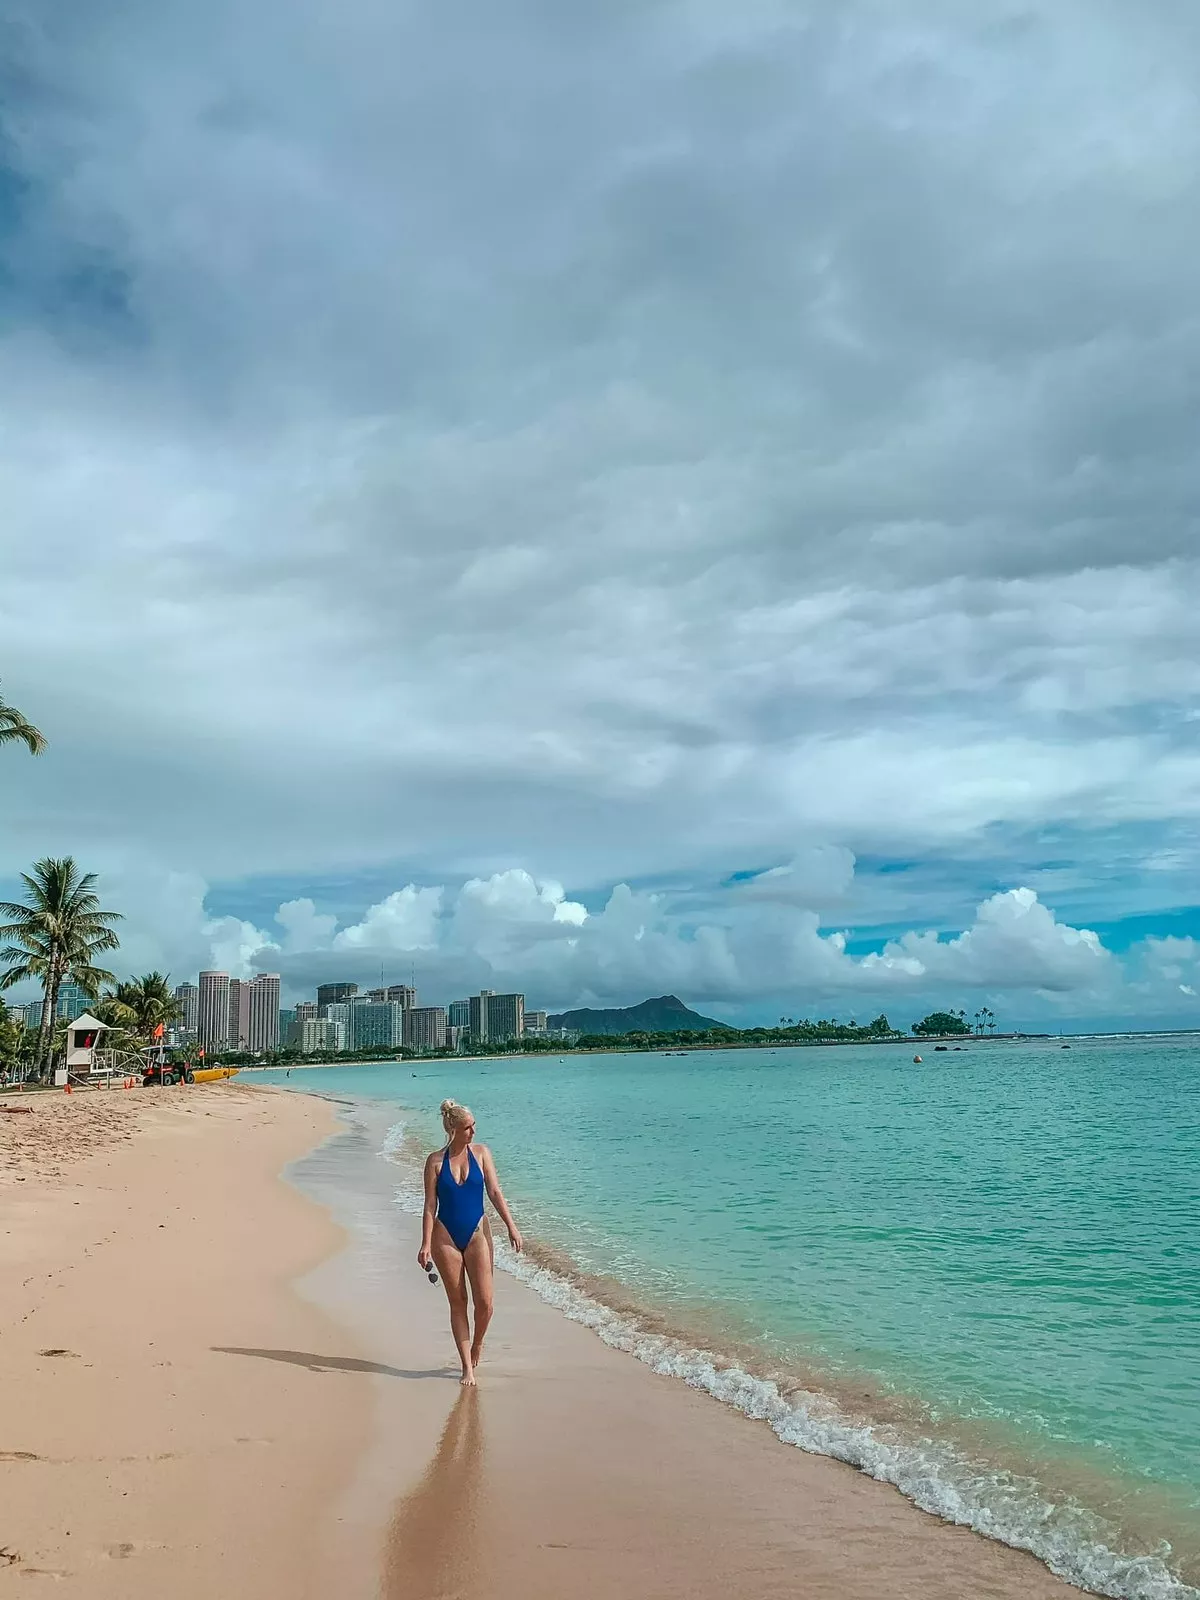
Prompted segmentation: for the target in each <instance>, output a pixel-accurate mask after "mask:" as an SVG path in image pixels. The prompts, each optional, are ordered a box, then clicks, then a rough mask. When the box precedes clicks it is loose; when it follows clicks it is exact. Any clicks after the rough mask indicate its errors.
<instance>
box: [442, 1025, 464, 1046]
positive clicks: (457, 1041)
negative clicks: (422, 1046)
mask: <svg viewBox="0 0 1200 1600" xmlns="http://www.w3.org/2000/svg"><path fill="white" fill-rule="evenodd" d="M466 1032H467V1030H466V1029H465V1028H462V1027H459V1026H458V1025H457V1024H455V1025H454V1026H453V1027H452V1026H451V1025H450V1023H447V1024H446V1049H447V1050H459V1049H461V1048H462V1042H463V1039H464V1037H465V1035H466Z"/></svg>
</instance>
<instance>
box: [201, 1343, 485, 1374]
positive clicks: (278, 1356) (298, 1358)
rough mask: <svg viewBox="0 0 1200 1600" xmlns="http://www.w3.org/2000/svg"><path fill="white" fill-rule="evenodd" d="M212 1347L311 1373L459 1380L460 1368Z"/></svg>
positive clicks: (221, 1352) (226, 1353) (217, 1351)
mask: <svg viewBox="0 0 1200 1600" xmlns="http://www.w3.org/2000/svg"><path fill="white" fill-rule="evenodd" d="M209 1348H210V1349H211V1350H212V1351H213V1352H214V1353H215V1354H216V1355H220V1356H256V1357H257V1358H258V1360H259V1361H283V1362H286V1363H287V1365H288V1366H291V1367H306V1368H307V1369H308V1371H309V1372H371V1373H374V1374H376V1376H378V1377H381V1378H411V1379H415V1378H442V1379H446V1378H454V1379H456V1380H457V1378H458V1375H459V1374H458V1368H457V1367H431V1368H429V1369H428V1370H426V1371H417V1372H413V1371H409V1370H408V1369H407V1368H405V1367H385V1366H384V1365H383V1363H382V1362H379V1361H358V1360H356V1359H355V1358H354V1357H353V1356H317V1355H313V1354H312V1352H311V1351H308V1350H247V1349H245V1348H244V1347H242V1346H241V1345H231V1344H214V1345H210V1346H209Z"/></svg>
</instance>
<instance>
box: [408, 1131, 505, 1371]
mask: <svg viewBox="0 0 1200 1600" xmlns="http://www.w3.org/2000/svg"><path fill="white" fill-rule="evenodd" d="M442 1127H443V1128H445V1130H446V1138H447V1141H448V1142H447V1143H446V1144H445V1145H444V1146H443V1147H442V1149H440V1150H435V1151H434V1152H433V1154H432V1155H431V1156H429V1157H428V1158H427V1160H426V1162H425V1214H424V1216H423V1218H422V1221H421V1248H420V1249H419V1250H418V1251H417V1260H418V1261H419V1262H420V1264H421V1267H422V1269H427V1268H428V1266H429V1263H430V1261H434V1262H436V1263H437V1269H438V1271H439V1272H440V1273H441V1275H442V1283H443V1285H444V1286H445V1290H446V1298H447V1300H449V1302H450V1331H451V1332H452V1333H453V1335H454V1343H455V1344H456V1345H457V1346H458V1358H459V1360H460V1361H461V1362H462V1381H463V1383H464V1384H466V1385H473V1384H474V1382H475V1369H476V1367H477V1366H478V1365H479V1363H480V1361H481V1359H482V1357H483V1340H484V1336H485V1334H486V1333H487V1330H488V1323H489V1322H491V1320H492V1272H493V1251H492V1230H491V1227H490V1225H489V1223H488V1220H487V1218H486V1217H485V1216H484V1214H483V1197H484V1194H485V1192H486V1194H487V1197H488V1199H489V1200H490V1201H491V1202H492V1204H493V1205H494V1206H495V1208H496V1210H497V1212H498V1213H499V1215H500V1220H501V1221H502V1222H503V1223H504V1226H505V1227H506V1228H507V1229H508V1238H509V1243H510V1244H511V1245H512V1247H513V1249H514V1250H517V1251H519V1250H520V1249H521V1248H522V1244H523V1240H522V1238H521V1235H520V1232H519V1230H518V1228H517V1225H516V1223H515V1222H514V1221H513V1219H512V1213H511V1212H510V1211H509V1209H508V1202H507V1201H506V1200H505V1198H504V1196H503V1194H502V1193H501V1192H500V1180H499V1178H497V1176H496V1163H495V1162H494V1161H493V1160H492V1152H491V1151H490V1150H489V1149H488V1147H487V1146H486V1145H483V1144H475V1143H474V1139H475V1118H474V1117H473V1116H472V1115H471V1113H470V1111H468V1109H467V1107H466V1106H460V1105H459V1104H458V1102H457V1101H456V1100H443V1101H442ZM468 1283H469V1284H470V1285H471V1300H472V1301H473V1303H474V1306H475V1335H474V1338H472V1336H471V1323H470V1318H469V1316H468V1311H467V1284H468Z"/></svg>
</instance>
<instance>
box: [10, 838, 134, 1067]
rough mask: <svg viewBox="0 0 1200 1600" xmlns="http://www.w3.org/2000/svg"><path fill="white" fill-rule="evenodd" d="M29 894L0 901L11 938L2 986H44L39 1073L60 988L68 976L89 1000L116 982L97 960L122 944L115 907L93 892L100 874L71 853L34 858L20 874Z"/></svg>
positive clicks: (47, 1046)
mask: <svg viewBox="0 0 1200 1600" xmlns="http://www.w3.org/2000/svg"><path fill="white" fill-rule="evenodd" d="M21 880H22V882H23V883H24V885H25V887H26V889H27V890H28V894H27V896H26V898H25V900H24V901H0V916H4V917H8V918H10V919H11V920H10V921H9V922H8V924H7V925H6V926H4V927H0V939H3V940H8V941H11V942H10V943H8V944H7V945H6V947H5V948H4V949H0V964H2V965H3V966H4V968H5V969H6V970H5V971H4V972H0V990H3V989H11V988H12V986H13V984H14V983H21V982H24V981H25V980H26V979H29V978H35V979H37V980H38V981H39V982H40V983H41V985H42V1020H41V1026H40V1028H39V1029H38V1047H37V1063H38V1071H39V1074H40V1073H41V1072H42V1071H43V1070H44V1067H45V1064H46V1061H47V1059H48V1051H49V1048H50V1043H51V1033H52V1030H53V1027H54V1018H55V1013H56V1011H57V1009H58V991H59V988H60V987H61V985H62V984H63V982H64V981H65V980H67V979H70V980H71V981H72V982H74V983H77V984H78V985H79V987H80V988H81V989H82V990H83V992H84V994H85V995H87V996H88V998H89V999H90V1000H94V999H95V998H96V996H97V995H98V994H99V993H100V986H101V984H105V983H115V982H116V981H117V980H116V978H115V977H114V976H113V974H112V973H111V972H108V971H106V970H105V969H104V968H103V967H99V966H97V965H96V962H95V957H96V956H98V955H100V954H102V953H103V952H104V951H106V950H115V949H116V948H117V946H118V944H119V943H120V941H119V940H118V938H117V936H116V934H115V933H114V932H113V928H112V925H113V923H114V922H119V921H120V920H121V919H120V916H119V915H118V913H117V912H115V911H102V910H101V909H100V901H99V899H98V897H97V895H96V892H95V883H96V875H95V873H92V872H86V873H83V874H82V875H81V874H80V871H79V868H78V867H77V866H76V865H75V861H74V859H73V858H72V857H71V856H64V857H63V858H62V859H61V860H60V861H55V860H53V859H51V858H50V857H49V856H47V857H45V858H43V859H42V860H41V861H35V862H34V864H33V868H32V870H31V871H29V872H23V873H22V874H21Z"/></svg>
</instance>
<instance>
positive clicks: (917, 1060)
mask: <svg viewBox="0 0 1200 1600" xmlns="http://www.w3.org/2000/svg"><path fill="white" fill-rule="evenodd" d="M920 1059H921V1058H920V1056H914V1057H913V1060H914V1061H916V1062H919V1061H920Z"/></svg>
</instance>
